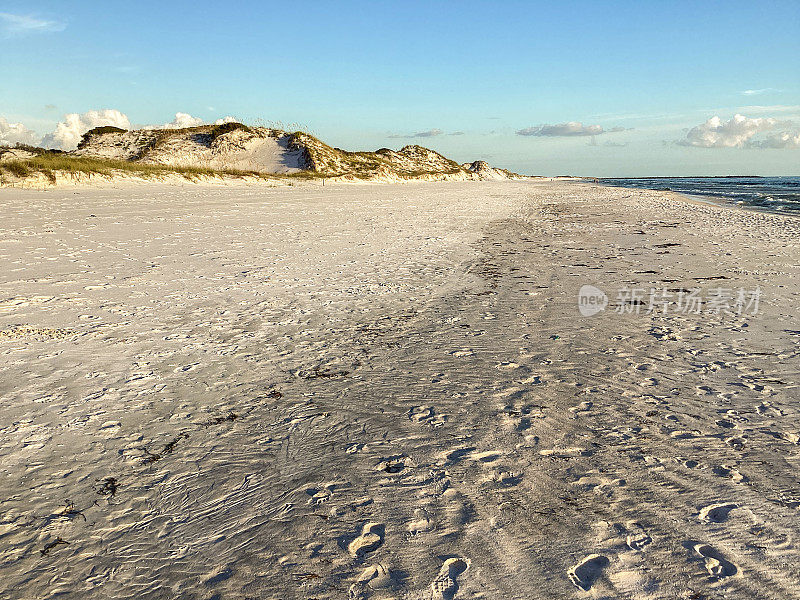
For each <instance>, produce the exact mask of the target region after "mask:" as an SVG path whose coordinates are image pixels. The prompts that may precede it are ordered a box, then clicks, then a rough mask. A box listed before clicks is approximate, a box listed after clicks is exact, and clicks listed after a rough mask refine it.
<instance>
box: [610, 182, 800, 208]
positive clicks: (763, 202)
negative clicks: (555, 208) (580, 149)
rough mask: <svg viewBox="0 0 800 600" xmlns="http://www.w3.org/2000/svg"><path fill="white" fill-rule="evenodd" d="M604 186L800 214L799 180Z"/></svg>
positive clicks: (612, 183) (616, 183)
mask: <svg viewBox="0 0 800 600" xmlns="http://www.w3.org/2000/svg"><path fill="white" fill-rule="evenodd" d="M600 183H603V184H605V185H613V186H618V187H630V188H646V189H650V190H672V191H673V192H680V193H681V194H688V195H693V196H710V197H712V198H715V199H718V200H723V201H727V202H730V203H732V204H739V205H742V206H746V207H751V208H756V209H760V210H769V211H775V212H785V213H797V214H800V177H641V178H633V179H606V178H603V179H601V180H600Z"/></svg>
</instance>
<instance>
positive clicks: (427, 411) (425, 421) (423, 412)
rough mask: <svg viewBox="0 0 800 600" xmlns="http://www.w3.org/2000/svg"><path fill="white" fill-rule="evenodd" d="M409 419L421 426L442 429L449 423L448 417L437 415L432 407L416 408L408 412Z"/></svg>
mask: <svg viewBox="0 0 800 600" xmlns="http://www.w3.org/2000/svg"><path fill="white" fill-rule="evenodd" d="M408 418H409V419H410V420H411V421H414V422H415V423H419V424H420V425H429V426H431V427H434V428H436V427H441V426H442V425H444V424H445V423H446V422H447V415H439V414H436V411H434V409H433V407H432V406H414V407H412V408H411V410H409V411H408Z"/></svg>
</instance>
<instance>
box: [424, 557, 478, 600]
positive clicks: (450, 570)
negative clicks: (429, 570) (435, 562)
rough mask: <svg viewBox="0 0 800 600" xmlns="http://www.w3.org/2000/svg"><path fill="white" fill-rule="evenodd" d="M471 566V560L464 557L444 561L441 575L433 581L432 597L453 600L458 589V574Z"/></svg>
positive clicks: (440, 571)
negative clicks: (468, 560)
mask: <svg viewBox="0 0 800 600" xmlns="http://www.w3.org/2000/svg"><path fill="white" fill-rule="evenodd" d="M468 568H469V562H467V561H466V560H465V559H463V558H448V559H447V560H446V561H444V564H443V565H442V568H441V569H440V570H439V575H437V576H436V579H434V580H433V583H431V598H432V599H436V600H438V599H439V598H443V599H444V600H451V598H453V596H455V595H456V592H457V591H458V576H459V575H461V574H462V573H463V572H464V571H466V570H467V569H468Z"/></svg>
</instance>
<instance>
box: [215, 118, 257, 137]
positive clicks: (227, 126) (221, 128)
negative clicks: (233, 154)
mask: <svg viewBox="0 0 800 600" xmlns="http://www.w3.org/2000/svg"><path fill="white" fill-rule="evenodd" d="M238 129H241V130H242V131H246V132H247V133H252V132H253V130H252V129H251V128H250V127H248V126H247V125H245V124H244V123H237V122H235V121H234V122H232V123H223V124H222V125H215V126H214V128H213V129H212V130H211V131H210V132H209V135H210V136H211V141H212V142H213V141H214V140H216V139H217V138H218V137H219V136H221V135H225V134H226V133H230V132H232V131H236V130H238Z"/></svg>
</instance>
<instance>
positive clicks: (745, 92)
mask: <svg viewBox="0 0 800 600" xmlns="http://www.w3.org/2000/svg"><path fill="white" fill-rule="evenodd" d="M777 91H778V90H776V89H775V88H761V89H760V90H742V91H741V92H739V93H740V94H742V95H743V96H760V95H761V94H766V93H768V92H777Z"/></svg>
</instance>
